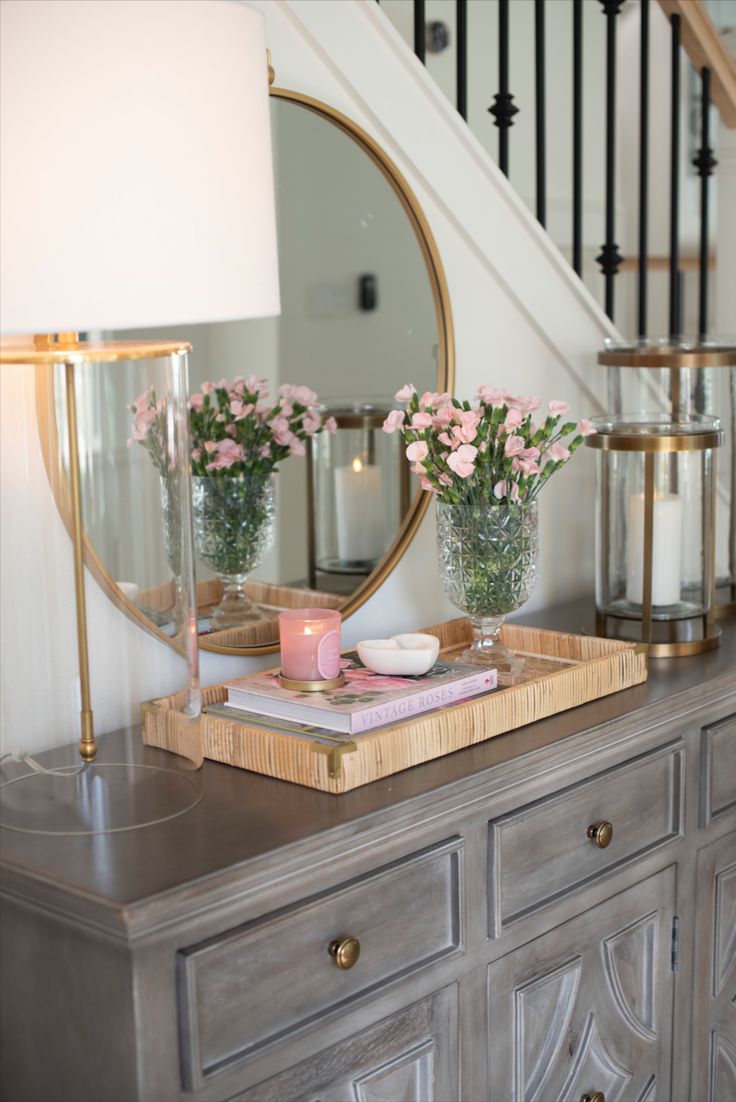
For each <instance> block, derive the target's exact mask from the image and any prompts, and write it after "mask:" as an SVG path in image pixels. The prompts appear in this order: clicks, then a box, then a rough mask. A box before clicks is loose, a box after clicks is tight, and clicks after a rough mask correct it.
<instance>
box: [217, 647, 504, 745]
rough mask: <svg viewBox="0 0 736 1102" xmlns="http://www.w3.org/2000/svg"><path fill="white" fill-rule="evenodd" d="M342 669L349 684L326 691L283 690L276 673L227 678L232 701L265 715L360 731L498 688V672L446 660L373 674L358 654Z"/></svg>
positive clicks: (347, 731)
mask: <svg viewBox="0 0 736 1102" xmlns="http://www.w3.org/2000/svg"><path fill="white" fill-rule="evenodd" d="M342 670H343V673H344V675H345V684H344V685H342V686H341V687H340V688H339V689H331V690H328V691H327V692H322V693H307V692H296V691H293V690H290V689H282V688H281V686H280V685H279V683H278V678H277V675H276V674H272V673H269V674H255V675H253V676H251V677H247V678H241V679H239V680H237V681H229V682H227V689H228V702H229V704H230V705H232V706H233V707H236V708H244V709H247V710H248V711H251V712H259V713H261V714H262V715H266V716H272V717H276V718H282V719H292V720H300V721H301V722H304V723H310V724H319V725H321V726H322V727H326V728H328V729H330V730H333V731H343V732H346V733H348V734H352V735H357V734H360V732H361V731H370V730H373V728H375V727H384V726H386V725H387V724H391V723H398V722H400V721H401V720H403V719H407V718H408V717H410V716H415V715H420V714H421V713H422V712H429V711H432V710H433V709H436V708H443V707H446V706H447V705H449V704H455V703H457V701H459V700H464V699H466V698H468V697H472V696H477V695H478V694H479V693H485V692H490V691H491V690H492V689H495V688H496V671H495V670H490V669H489V670H484V669H478V667H477V666H471V665H468V664H467V663H462V662H452V661H449V660H445V659H442V658H440V659H439V660H438V661H437V662H435V664H434V666H433V667H432V669H431V670H430V671H429V672H428V673H426V674H423V675H422V676H421V677H385V676H382V675H380V674H374V673H371V671H370V670H367V669H366V668H365V667H364V666H363V665H362V664H361V662H360V659H359V658H358V656H357V654H351V655H348V656H347V657H345V658H343V660H342Z"/></svg>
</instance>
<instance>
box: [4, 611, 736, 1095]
mask: <svg viewBox="0 0 736 1102" xmlns="http://www.w3.org/2000/svg"><path fill="white" fill-rule="evenodd" d="M536 619H537V622H543V623H544V626H546V627H559V628H564V629H567V630H573V631H580V630H591V629H592V623H591V619H592V618H591V615H590V610H589V609H588V606H587V605H586V604H585V603H580V604H575V605H570V606H567V607H566V608H563V609H560V610H556V611H554V612H551V613H548V614H546V615H545V616H543V617H537V618H536ZM101 744H102V754H103V755H105V756H107V757H108V759H109V760H115V759H116V758H117V759H119V757H120V754H121V753H122V752H125V753H135V754H136V755H137V756H139V757H140V759H141V760H144V761H148V762H161V761H166V760H167V758H166V755H165V754H163V753H162V752H161V751H156V750H153V749H149V748H143V747H142V746H141V745H140V739H139V732H138V731H136V730H132V731H126V732H119V733H117V734H116V735H110V736H105V737H103V739H102V740H101ZM54 758H55V754H54V753H52V754H50V755H49V758H48V760H54ZM202 780H203V783H204V789H205V794H204V799H203V800H202V802H201V803H200V804H199V805H198V806H197V807H196V808H194V809H193V810H192V811H190V812H189V813H188V814H186V815H185V816H183V817H181V818H180V819H175V820H172V821H170V822H168V823H163V824H160V825H159V826H155V827H150V828H147V829H145V830H140V831H136V832H133V833H131V834H126V835H113V836H98V837H96V838H76V839H70V838H65V839H58V838H33V837H30V836H26V835H20V834H13V833H10V832H8V831H2V906H3V913H2V945H3V970H2V999H3V1002H2V1031H3V1037H2V1091H3V1098H5V1099H6V1100H7V1102H28V1100H30V1102H46V1100H57V1099H58V1100H62V1099H64V1100H70V1102H71V1100H73V1102H84V1100H94V1102H103V1100H116V1102H133V1100H146V1102H183V1100H191V1102H200V1100H201V1102H205V1100H206V1102H216V1100H223V1102H224V1100H231V1102H236V1100H237V1102H256V1100H263V1102H267V1100H268V1102H286V1100H288V1099H304V1100H307V1102H348V1100H350V1102H454V1100H460V1099H462V1100H463V1102H481V1100H490V1102H511V1100H512V1099H513V1100H514V1102H516V1100H519V1102H522V1100H523V1102H532V1100H538V1102H557V1100H564V1102H578V1100H581V1099H588V1100H595V1102H601V1099H603V1100H604V1102H621V1100H627V1102H628V1100H630V1102H654V1100H655V1099H656V1100H657V1102H666V1100H673V1102H686V1100H690V1102H706V1100H713V1102H733V1099H734V1098H736V625H728V624H727V625H724V638H723V645H722V646H721V648H720V650H718V651H716V652H714V653H713V654H711V655H705V656H702V657H698V658H691V659H687V660H683V659H681V660H669V661H666V662H659V663H656V664H654V663H653V664H652V667H651V673H650V680H649V682H648V683H647V684H645V685H641V686H636V687H635V688H633V689H629V690H626V691H625V692H623V693H619V694H616V695H615V696H612V697H608V698H605V699H603V700H600V701H597V702H595V703H593V704H588V705H584V706H582V707H580V708H577V709H575V710H573V711H570V712H567V713H563V714H561V715H559V716H555V717H552V718H550V719H548V720H546V721H543V722H541V723H537V724H534V725H531V726H528V727H526V728H523V729H521V730H518V731H516V732H513V733H511V734H508V735H504V736H501V737H499V738H496V739H492V740H490V741H489V742H487V743H483V744H480V745H478V746H475V747H472V748H470V749H468V750H463V751H460V752H458V753H456V754H453V755H450V756H448V757H446V758H443V759H439V760H437V761H434V762H430V763H428V764H426V765H423V766H419V767H417V768H415V769H411V770H407V771H406V772H404V773H401V774H396V775H395V776H393V777H389V778H387V779H385V780H382V781H378V782H376V783H375V784H372V785H368V786H366V787H365V788H362V789H358V790H356V791H354V792H351V793H347V794H346V795H344V796H339V797H334V796H330V795H327V794H324V793H321V792H318V791H314V790H311V789H305V788H300V787H297V786H293V785H288V784H286V783H283V782H280V781H275V780H271V779H269V778H266V777H260V776H257V775H255V774H250V773H245V772H243V771H240V770H237V769H232V768H229V767H227V766H222V765H218V764H215V763H211V762H208V763H206V764H205V767H204V771H203V776H202ZM607 822H610V823H611V824H612V826H613V835H612V838H611V839H610V841H608V837H607V833H606V831H607V828H606V825H605V824H606V823H607ZM606 842H608V844H605V843H606ZM350 939H355V940H357V942H359V947H360V954H359V956H358V959H357V961H355V962H354V963H353V961H354V951H355V949H356V946H355V944H354V942H353V941H351V940H350ZM341 963H342V964H347V965H351V966H350V967H340V964H341Z"/></svg>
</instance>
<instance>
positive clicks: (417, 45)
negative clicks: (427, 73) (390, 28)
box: [414, 0, 427, 65]
mask: <svg viewBox="0 0 736 1102" xmlns="http://www.w3.org/2000/svg"><path fill="white" fill-rule="evenodd" d="M426 52H427V29H426V16H425V11H424V0H414V53H415V54H416V55H417V57H418V58H419V60H420V61H421V63H422V65H423V64H424V58H425V56H426Z"/></svg>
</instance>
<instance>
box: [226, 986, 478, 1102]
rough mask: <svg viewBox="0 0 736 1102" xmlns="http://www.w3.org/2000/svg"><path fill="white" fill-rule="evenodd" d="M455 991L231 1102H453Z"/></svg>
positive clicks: (455, 1089)
mask: <svg viewBox="0 0 736 1102" xmlns="http://www.w3.org/2000/svg"><path fill="white" fill-rule="evenodd" d="M459 1097H460V1095H459V1068H458V1010H457V987H456V986H455V985H452V986H450V987H446V988H443V989H442V990H441V991H438V992H436V993H435V994H434V995H430V996H429V997H428V998H426V999H422V1000H421V1002H417V1003H414V1004H413V1005H412V1006H408V1007H405V1008H404V1009H403V1010H400V1011H398V1012H397V1013H396V1014H392V1015H391V1016H390V1017H388V1018H384V1019H383V1020H382V1021H379V1022H377V1023H376V1024H373V1025H369V1026H366V1027H364V1028H363V1029H360V1030H359V1031H358V1032H357V1033H356V1034H355V1035H353V1036H350V1037H347V1038H346V1039H345V1040H344V1041H341V1042H339V1043H337V1044H333V1045H331V1046H330V1047H329V1048H326V1049H323V1050H322V1051H320V1052H317V1053H316V1054H315V1055H314V1056H312V1057H310V1059H309V1060H305V1061H303V1062H302V1063H300V1064H296V1065H295V1066H294V1067H291V1068H289V1069H288V1070H287V1071H284V1072H281V1073H280V1074H279V1075H275V1076H274V1077H273V1078H272V1079H268V1080H267V1081H266V1082H265V1083H260V1084H259V1085H258V1086H256V1087H253V1088H252V1089H250V1090H247V1091H245V1093H243V1094H239V1095H238V1097H237V1099H232V1100H231V1102H290V1100H296V1099H299V1100H300V1102H454V1100H457V1099H459Z"/></svg>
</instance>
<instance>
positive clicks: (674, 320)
mask: <svg viewBox="0 0 736 1102" xmlns="http://www.w3.org/2000/svg"><path fill="white" fill-rule="evenodd" d="M679 268H680V17H679V15H673V16H672V136H671V147H670V336H671V337H677V336H679V334H680V328H681V327H680V321H681V318H680V294H679V287H678V279H677V275H678V271H679Z"/></svg>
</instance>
